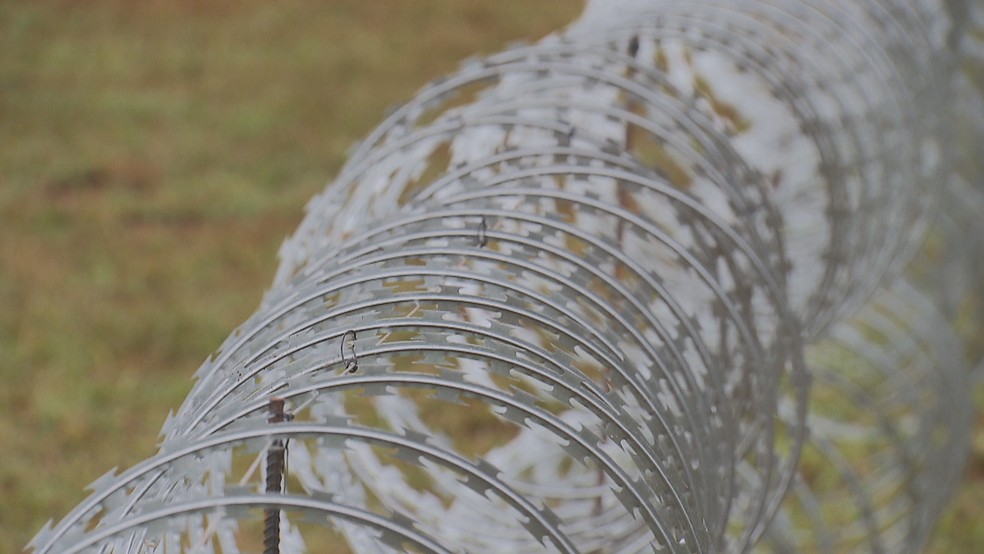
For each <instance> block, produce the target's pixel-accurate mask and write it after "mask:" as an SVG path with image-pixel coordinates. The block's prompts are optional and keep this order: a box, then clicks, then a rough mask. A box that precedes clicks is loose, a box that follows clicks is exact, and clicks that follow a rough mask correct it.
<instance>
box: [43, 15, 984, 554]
mask: <svg viewBox="0 0 984 554" xmlns="http://www.w3.org/2000/svg"><path fill="white" fill-rule="evenodd" d="M980 11H981V8H980V6H978V5H971V4H963V3H960V2H950V3H948V4H947V5H944V4H943V3H942V2H936V1H932V0H924V1H920V2H908V1H901V0H869V1H866V2H855V1H847V0H825V1H823V2H820V1H807V0H772V1H765V0H691V1H688V2H681V1H671V0H652V1H647V2H641V1H630V0H622V1H620V2H600V1H599V2H590V3H589V4H588V7H587V9H586V11H585V14H584V15H583V16H582V18H581V19H580V20H578V21H577V22H575V23H574V24H573V25H572V26H571V27H570V28H569V29H567V30H566V31H565V32H564V33H561V34H557V35H552V36H550V37H547V38H546V39H544V40H542V41H541V42H539V43H537V44H535V45H529V46H516V47H513V48H511V49H508V50H506V51H505V52H502V53H500V54H496V55H493V56H490V57H488V58H485V59H481V60H472V61H468V62H466V63H465V64H464V65H463V66H462V67H461V69H460V70H459V71H458V72H456V73H454V74H452V75H450V76H448V77H446V78H444V79H442V80H440V81H437V82H435V83H433V84H431V85H429V86H428V87H426V88H425V89H424V90H422V91H421V92H420V93H419V94H418V95H417V96H416V97H415V98H414V99H413V100H411V101H410V102H409V103H407V104H406V105H404V106H402V107H400V108H398V109H397V110H395V111H394V112H392V113H391V114H390V115H389V116H388V117H387V118H386V119H385V121H384V122H383V123H382V124H381V125H380V126H379V127H377V128H376V129H375V130H374V131H373V132H372V133H371V134H370V135H369V136H368V138H367V139H366V140H365V141H364V142H362V143H361V144H359V145H358V146H357V147H356V148H355V149H354V150H353V151H352V153H351V155H350V157H349V160H348V162H347V164H346V165H345V166H344V168H343V169H342V170H341V172H340V174H339V176H338V177H337V178H336V180H335V181H334V183H333V184H332V185H330V186H329V187H328V188H327V189H326V191H325V192H324V193H323V194H321V195H319V196H317V197H316V198H315V199H314V200H312V202H311V203H310V204H309V206H308V213H307V216H306V217H305V219H304V221H303V222H302V223H301V225H300V227H299V229H298V231H297V232H296V233H295V235H294V236H293V237H292V238H290V239H288V240H287V241H286V242H285V244H284V247H283V249H282V251H281V264H280V267H279V269H278V273H277V276H276V278H275V283H274V286H273V288H272V289H271V290H270V291H269V293H268V294H267V296H266V297H265V298H264V301H263V303H262V305H261V307H260V309H259V310H258V311H257V312H256V314H254V315H253V316H252V317H251V318H250V319H249V320H248V321H247V322H246V323H244V324H243V325H242V326H241V327H240V328H238V329H237V330H236V331H234V332H233V334H232V335H231V336H230V337H229V338H228V339H227V340H226V341H225V343H223V345H222V346H221V347H220V349H219V350H218V351H217V352H216V353H215V354H214V355H213V356H212V357H210V358H209V359H208V360H207V361H206V362H205V363H204V364H203V366H202V367H201V368H200V369H199V371H198V372H197V373H196V379H197V382H196V384H195V387H194V388H193V390H192V391H191V393H190V394H189V395H188V398H187V399H186V401H185V403H184V404H183V405H182V406H181V408H180V409H179V410H178V411H177V413H175V414H173V415H172V416H171V417H169V418H168V420H167V422H166V423H165V425H164V429H163V434H164V441H163V443H162V446H161V449H160V452H159V453H158V454H157V455H155V456H154V457H152V458H150V459H148V460H146V461H144V462H143V463H141V464H138V465H137V466H135V467H133V468H131V469H129V470H127V471H125V472H123V473H121V474H119V475H115V474H113V473H112V472H111V473H109V474H107V475H106V476H104V477H103V478H101V479H99V480H98V481H96V482H95V483H94V484H93V485H92V490H93V494H92V495H91V496H90V497H89V498H88V499H86V500H85V501H83V502H82V503H81V504H80V505H79V506H78V507H76V509H75V510H73V511H72V512H71V513H70V514H69V515H68V516H66V517H65V518H64V519H63V520H62V521H61V522H59V523H58V524H57V525H55V526H50V525H49V526H46V527H45V529H43V530H42V531H41V532H40V533H39V534H38V535H37V536H36V537H35V539H34V540H33V541H32V543H31V545H30V546H31V547H33V548H34V550H35V552H38V553H42V554H43V553H49V552H52V553H53V552H81V551H90V550H91V551H95V552H175V551H182V550H186V551H194V552H223V553H227V552H241V551H251V550H256V549H259V548H261V545H262V548H263V549H264V552H268V553H272V552H279V551H281V550H282V551H285V552H294V551H302V550H303V549H304V548H310V549H316V550H318V551H337V552H347V551H353V552H360V553H361V552H366V553H375V552H388V551H421V552H461V551H467V552H540V551H544V552H555V551H557V552H581V551H584V552H594V551H599V552H639V551H670V552H717V551H735V552H739V551H749V550H752V549H766V550H774V551H786V550H789V551H810V550H816V551H824V552H837V551H842V550H843V549H845V548H849V549H854V548H860V547H863V546H864V547H870V549H871V550H872V551H873V552H903V551H918V550H919V549H920V548H921V547H922V545H924V544H925V542H926V540H927V539H928V536H929V533H930V531H931V530H932V522H933V521H934V518H935V517H936V515H937V514H938V512H939V507H940V506H942V505H944V503H945V501H946V499H947V498H948V497H949V495H950V493H951V492H952V490H953V488H954V486H955V483H956V481H955V479H956V476H957V475H958V473H959V470H960V468H961V467H962V464H963V458H964V457H965V453H966V449H967V442H968V435H969V425H970V423H969V420H970V414H971V410H972V408H971V405H970V402H969V399H968V397H967V390H968V387H969V383H970V382H971V372H970V371H969V370H968V369H967V363H966V361H965V360H964V356H963V351H962V349H963V345H962V344H961V343H960V342H959V340H958V338H957V336H956V333H955V331H954V330H953V329H952V325H951V322H952V321H953V319H954V318H955V315H954V314H955V312H956V311H959V308H960V306H961V305H962V304H963V303H966V302H967V301H968V300H967V299H968V298H970V297H973V296H974V295H975V294H977V293H979V289H977V288H976V287H977V286H978V282H979V277H980V275H981V274H980V272H979V265H975V264H979V263H980V257H979V244H980V243H979V242H975V241H972V240H963V241H959V244H961V245H964V248H966V250H961V251H960V252H961V253H960V254H957V255H950V256H947V257H946V259H944V260H942V261H940V260H935V261H934V263H928V262H926V263H923V262H920V263H919V264H918V265H919V266H920V267H922V266H926V265H929V266H931V269H929V270H925V271H924V272H923V273H922V274H921V275H917V276H915V277H914V279H915V280H916V281H920V279H921V281H920V282H928V283H934V282H937V281H938V279H942V278H943V277H944V276H945V277H946V279H949V280H948V281H947V282H946V286H945V287H941V288H945V289H946V290H945V291H943V292H941V291H940V290H938V289H932V290H929V289H927V290H924V291H920V290H917V288H915V287H913V286H910V285H906V284H904V283H902V282H900V281H899V275H900V274H901V273H902V272H903V269H904V268H906V267H907V265H909V264H910V262H911V260H912V259H913V258H914V257H916V256H923V257H925V253H924V252H923V251H921V250H920V245H921V244H922V239H923V237H924V236H926V234H927V233H929V234H930V236H940V237H943V239H942V240H950V239H952V238H953V237H954V236H955V235H959V233H961V232H965V230H966V226H967V225H968V224H969V223H968V221H972V220H973V218H972V217H968V216H967V215H966V214H972V213H973V210H974V209H976V208H977V207H979V206H980V205H982V204H980V200H979V197H980V195H979V192H978V191H977V190H976V189H975V188H974V186H975V185H974V183H975V181H974V179H976V178H977V175H978V174H977V173H975V169H974V168H973V167H971V166H973V164H974V162H973V160H975V159H976V158H975V157H974V155H972V154H967V153H966V152H967V149H968V148H969V149H973V148H974V146H966V144H965V143H962V142H960V141H959V140H957V139H958V138H960V137H959V135H958V133H957V132H956V129H957V126H956V125H955V122H956V121H957V119H956V118H955V116H954V113H955V112H956V110H955V109H954V110H941V109H938V106H939V104H940V99H941V98H955V99H956V98H959V99H960V100H959V101H960V102H966V103H968V104H969V103H972V102H975V101H979V100H980V97H979V95H978V93H977V92H976V91H975V90H973V87H972V86H971V85H968V84H967V82H966V81H968V79H966V78H964V77H961V76H960V75H961V70H962V67H963V65H962V64H965V63H971V62H968V61H966V59H965V58H964V57H962V56H961V52H963V51H965V50H967V48H965V47H963V46H961V45H962V44H963V43H961V39H960V36H961V35H960V28H959V27H960V25H969V24H971V23H967V22H968V21H971V22H972V21H973V18H972V17H970V15H974V14H976V15H977V16H978V17H979V15H980ZM968 14H970V15H968ZM970 44H973V43H970ZM969 58H973V51H971V56H969ZM981 59H984V56H981ZM956 104H957V101H956V100H955V101H954V105H955V106H956ZM977 124H979V121H977ZM970 128H971V129H972V132H973V133H974V134H973V137H972V138H971V139H969V140H971V141H977V140H979V137H980V131H981V127H976V128H974V127H973V126H971V127H970ZM972 144H973V142H972ZM977 144H978V145H979V143H977ZM944 184H946V185H947V186H948V188H947V189H946V191H945V192H944V191H942V190H941V189H942V187H943V185H944ZM953 198H959V199H961V200H960V201H959V202H953V200H952V199H953ZM940 204H942V205H943V206H944V209H943V210H941V209H940ZM951 208H952V210H951ZM957 208H962V209H963V210H964V211H959V210H958V209H957ZM941 212H942V214H943V215H940V214H941ZM961 214H963V215H961ZM940 267H943V268H946V269H938V268H940ZM954 268H956V269H954ZM975 272H976V273H975ZM957 275H959V276H962V277H961V278H959V279H958V278H957V277H956V276H957ZM951 285H952V286H951ZM930 288H932V287H930ZM944 293H945V294H944ZM944 297H945V298H944ZM930 298H932V299H933V300H930ZM934 304H936V306H939V308H937V307H936V306H934ZM811 377H812V381H813V384H812V389H811ZM808 400H809V401H810V402H811V403H812V404H811V405H810V407H809V409H808V405H807V404H808ZM801 452H802V456H801Z"/></svg>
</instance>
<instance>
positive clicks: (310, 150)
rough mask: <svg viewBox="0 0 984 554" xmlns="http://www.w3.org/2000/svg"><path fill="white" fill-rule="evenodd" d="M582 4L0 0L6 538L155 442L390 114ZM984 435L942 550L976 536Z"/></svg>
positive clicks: (983, 495) (513, 0)
mask: <svg viewBox="0 0 984 554" xmlns="http://www.w3.org/2000/svg"><path fill="white" fill-rule="evenodd" d="M580 4H581V2H579V1H576V0H536V2H535V3H534V2H530V1H529V0H497V1H496V2H471V1H468V2H466V1H459V0H415V1H413V2H408V1H402V0H386V1H383V0H372V1H366V0H333V1H332V2H315V1H313V0H312V1H300V0H287V1H283V2H276V3H271V2H266V1H262V0H238V1H232V0H227V1H211V2H207V3H206V2H194V1H192V0H172V1H164V0H158V1H146V2H129V1H126V0H103V1H91V2H84V3H82V2H69V1H67V0H66V1H61V2H58V1H37V2H16V1H13V0H0V383H2V386H0V445H2V454H0V499H2V500H0V552H15V551H18V549H19V548H20V547H21V546H23V545H24V544H25V543H26V542H27V541H28V540H29V539H30V538H31V537H32V536H33V535H34V533H35V532H36V531H37V530H38V529H39V528H40V527H41V525H42V524H43V523H44V522H45V521H46V520H47V519H49V518H55V519H57V518H60V517H62V516H63V515H64V514H65V513H67V511H68V510H70V509H71V508H72V507H73V506H75V505H76V504H77V503H78V502H79V501H81V500H82V499H83V498H84V496H85V494H86V493H85V492H84V490H83V487H84V486H85V485H87V484H88V483H89V482H91V481H93V480H94V479H95V478H96V477H98V476H100V475H102V474H103V473H105V472H106V471H107V470H109V469H110V468H112V467H114V466H119V467H127V466H130V465H132V464H134V463H136V462H138V461H140V460H142V459H144V458H146V457H147V456H150V455H151V454H153V452H154V451H155V444H156V441H157V432H158V430H159V429H160V426H161V424H162V423H163V421H164V418H165V416H166V414H167V412H168V410H169V409H172V408H176V407H177V406H178V405H179V404H180V403H181V401H182V399H183V398H184V396H185V395H186V394H187V392H188V390H189V389H190V387H191V384H192V383H191V379H190V377H191V374H192V373H193V371H194V370H195V369H196V368H197V367H198V365H199V364H200V363H201V361H202V360H203V359H204V358H205V357H206V356H207V355H208V354H209V353H210V352H211V351H212V350H213V349H214V348H216V347H217V346H218V345H219V344H220V343H221V341H222V340H223V339H224V338H225V337H226V335H227V334H228V333H229V332H230V331H231V330H232V329H233V328H234V327H235V326H236V325H238V324H239V323H241V322H242V321H243V320H244V319H245V318H246V317H247V316H249V315H250V314H251V313H252V312H253V310H254V309H255V307H256V306H257V304H258V302H259V300H260V297H261V295H262V293H263V291H264V290H265V289H266V287H268V286H269V284H270V282H271V280H272V277H273V272H274V269H275V268H276V251H277V248H278V247H279V245H280V243H281V241H282V240H283V238H284V237H285V236H286V235H288V234H289V233H290V232H292V231H293V229H294V228H295V227H296V226H297V224H298V223H299V221H300V219H301V217H302V215H303V206H304V204H305V203H306V201H307V200H308V199H309V198H310V197H311V196H313V195H314V194H315V193H316V192H317V191H319V190H320V189H322V187H323V186H324V184H325V183H326V182H327V181H328V180H329V179H330V178H331V177H332V176H333V175H334V174H335V172H336V171H337V170H338V168H339V167H340V165H341V163H342V162H343V161H344V159H345V153H346V150H347V149H348V147H349V146H350V145H351V144H352V143H353V142H354V141H356V140H358V139H359V138H360V137H362V136H364V135H365V134H366V133H368V131H369V130H370V129H371V128H372V127H373V126H374V125H375V124H376V123H377V122H379V121H380V120H381V119H382V117H383V115H384V114H385V111H386V109H387V107H389V106H391V105H393V104H394V103H396V102H399V101H401V100H406V99H409V98H410V97H411V96H412V95H413V93H414V91H415V90H416V89H418V88H419V87H420V86H422V85H423V84H424V83H425V82H426V81H428V80H429V79H432V78H435V77H438V76H440V75H442V74H444V73H446V72H448V71H450V70H452V69H453V68H454V67H455V66H456V65H457V64H458V62H459V61H460V60H463V59H464V58H466V57H469V56H472V55H474V54H477V53H481V52H486V53H490V52H494V51H497V50H499V49H501V48H502V47H503V46H504V45H505V44H506V43H508V42H509V41H512V40H516V39H527V40H533V39H536V38H538V37H540V36H542V35H544V34H546V33H547V32H549V31H551V30H554V29H557V28H559V27H561V26H562V25H563V24H564V23H566V22H567V21H569V20H570V19H572V18H573V17H574V16H575V15H576V14H577V13H578V12H579V10H580ZM981 428H982V425H978V429H981ZM976 448H977V454H976V456H977V457H976V458H975V461H974V462H973V463H974V464H975V465H974V466H973V467H972V473H971V476H972V478H971V480H969V481H968V485H967V487H965V488H964V490H963V491H962V492H961V497H960V499H959V500H958V504H957V506H958V508H957V511H956V512H955V515H953V516H951V517H950V518H949V520H948V522H947V524H946V526H945V527H944V529H945V533H941V541H940V544H941V545H942V546H941V547H940V549H939V551H940V552H956V551H966V550H954V549H952V548H948V545H950V544H954V545H960V544H964V545H966V544H970V543H969V542H967V541H968V540H969V538H970V537H974V540H977V541H978V543H979V544H984V526H981V525H980V524H978V523H977V520H978V519H980V518H981V517H982V513H981V512H982V511H984V461H982V460H984V435H982V433H981V432H980V431H979V432H978V439H977V446H976ZM975 534H976V535H975ZM948 541H953V542H948ZM961 541H962V542H961Z"/></svg>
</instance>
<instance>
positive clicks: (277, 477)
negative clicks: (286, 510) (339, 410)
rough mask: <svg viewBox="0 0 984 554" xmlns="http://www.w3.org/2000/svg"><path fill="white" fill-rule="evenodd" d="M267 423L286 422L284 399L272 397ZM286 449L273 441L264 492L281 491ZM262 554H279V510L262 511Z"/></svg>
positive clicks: (277, 440)
mask: <svg viewBox="0 0 984 554" xmlns="http://www.w3.org/2000/svg"><path fill="white" fill-rule="evenodd" d="M269 410H270V417H269V418H268V419H267V421H268V422H269V423H282V422H284V421H286V420H287V417H286V416H285V414H284V399H283V398H280V397H273V398H271V399H270V404H269ZM285 452H286V448H285V446H284V441H283V440H281V439H274V441H273V444H271V445H270V448H269V449H268V450H267V456H266V492H268V493H280V492H282V491H283V484H284V477H285V476H284V466H285V464H286V460H285V455H284V454H285ZM263 554H280V509H279V508H266V509H265V510H264V511H263Z"/></svg>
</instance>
